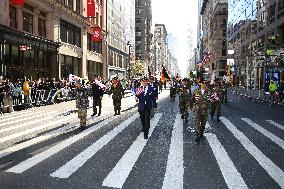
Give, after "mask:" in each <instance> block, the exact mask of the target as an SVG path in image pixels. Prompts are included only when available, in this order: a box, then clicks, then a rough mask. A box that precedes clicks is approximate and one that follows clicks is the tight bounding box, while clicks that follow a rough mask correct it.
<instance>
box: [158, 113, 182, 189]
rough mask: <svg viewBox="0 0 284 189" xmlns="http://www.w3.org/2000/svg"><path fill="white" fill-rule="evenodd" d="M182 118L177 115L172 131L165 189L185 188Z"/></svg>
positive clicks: (164, 183)
mask: <svg viewBox="0 0 284 189" xmlns="http://www.w3.org/2000/svg"><path fill="white" fill-rule="evenodd" d="M180 116H181V115H180V114H177V116H176V119H175V123H174V128H173V131H172V138H171V144H170V150H169V155H168V161H167V168H166V173H165V177H164V181H163V187H162V188H163V189H174V188H179V189H182V188H183V175H184V166H183V127H182V125H183V120H182V119H181V117H180Z"/></svg>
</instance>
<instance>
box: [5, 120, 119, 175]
mask: <svg viewBox="0 0 284 189" xmlns="http://www.w3.org/2000/svg"><path fill="white" fill-rule="evenodd" d="M112 120H114V117H112V118H109V119H107V120H105V121H103V122H100V123H98V124H96V125H94V126H92V127H90V128H88V129H86V130H84V131H82V132H81V133H80V134H77V135H74V136H72V137H70V138H68V139H66V140H64V141H62V142H60V143H59V144H57V145H55V146H53V147H51V148H49V149H48V150H46V151H43V152H41V153H39V154H37V155H35V156H33V157H31V158H29V159H27V160H26V161H23V162H21V163H19V164H17V165H16V166H14V167H11V168H10V169H8V170H7V172H11V173H22V172H24V171H26V170H28V169H30V168H31V167H33V166H35V165H37V164H38V163H40V162H42V161H44V160H45V159H47V158H49V157H51V156H52V155H54V154H56V153H58V152H60V151H61V150H63V149H65V148H67V147H68V146H70V145H72V144H74V143H75V142H77V141H79V140H80V139H82V138H84V137H86V136H88V135H89V134H91V133H93V132H94V131H96V130H98V129H99V128H101V127H103V126H104V125H106V124H108V123H109V122H111V121H112Z"/></svg>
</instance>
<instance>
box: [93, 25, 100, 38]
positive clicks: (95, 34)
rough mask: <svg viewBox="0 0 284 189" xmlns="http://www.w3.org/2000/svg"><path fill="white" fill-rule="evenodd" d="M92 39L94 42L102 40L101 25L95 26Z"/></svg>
mask: <svg viewBox="0 0 284 189" xmlns="http://www.w3.org/2000/svg"><path fill="white" fill-rule="evenodd" d="M92 41H94V42H100V41H101V28H100V27H93V33H92Z"/></svg>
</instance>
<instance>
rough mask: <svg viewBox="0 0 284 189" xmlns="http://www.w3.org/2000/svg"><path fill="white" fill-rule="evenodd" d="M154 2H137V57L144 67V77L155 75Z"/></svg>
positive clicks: (138, 0)
mask: <svg viewBox="0 0 284 189" xmlns="http://www.w3.org/2000/svg"><path fill="white" fill-rule="evenodd" d="M151 26H152V2H151V0H135V57H136V60H137V62H138V63H142V64H143V67H144V75H147V74H149V73H153V72H155V71H154V69H153V68H154V66H153V65H152V61H153V55H152V54H151V52H152V51H151V47H152V39H153V35H152V33H151ZM148 72H149V73H148Z"/></svg>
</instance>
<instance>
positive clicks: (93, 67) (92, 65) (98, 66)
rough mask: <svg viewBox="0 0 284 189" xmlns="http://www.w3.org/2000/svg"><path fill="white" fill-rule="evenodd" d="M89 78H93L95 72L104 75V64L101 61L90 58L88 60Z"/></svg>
mask: <svg viewBox="0 0 284 189" xmlns="http://www.w3.org/2000/svg"><path fill="white" fill-rule="evenodd" d="M87 70H88V78H89V80H91V79H92V78H93V76H94V75H95V74H97V75H98V76H100V77H102V76H103V64H102V63H101V62H95V61H91V60H88V62H87Z"/></svg>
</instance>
